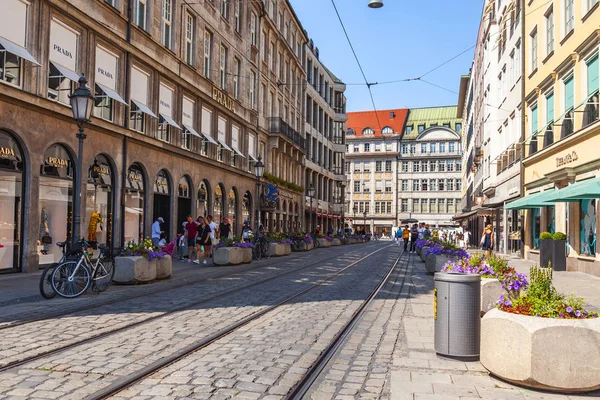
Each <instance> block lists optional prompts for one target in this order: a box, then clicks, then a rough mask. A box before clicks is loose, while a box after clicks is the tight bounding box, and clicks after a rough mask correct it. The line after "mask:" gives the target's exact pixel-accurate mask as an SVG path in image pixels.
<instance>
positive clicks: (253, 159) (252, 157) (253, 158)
mask: <svg viewBox="0 0 600 400" xmlns="http://www.w3.org/2000/svg"><path fill="white" fill-rule="evenodd" d="M248 157H250V159H251V160H252V161H254V162H258V159H257V158H256V157H254V156H252V155H249V156H248Z"/></svg>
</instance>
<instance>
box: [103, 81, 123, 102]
mask: <svg viewBox="0 0 600 400" xmlns="http://www.w3.org/2000/svg"><path fill="white" fill-rule="evenodd" d="M96 85H98V87H99V88H100V89H102V91H103V92H104V93H106V95H107V96H108V97H110V98H111V99H113V100H116V101H118V102H119V103H123V104H125V105H127V103H125V100H123V98H122V97H121V96H119V94H118V93H117V92H115V91H114V90H112V89H110V88H108V87H106V86H104V85H101V84H99V83H96Z"/></svg>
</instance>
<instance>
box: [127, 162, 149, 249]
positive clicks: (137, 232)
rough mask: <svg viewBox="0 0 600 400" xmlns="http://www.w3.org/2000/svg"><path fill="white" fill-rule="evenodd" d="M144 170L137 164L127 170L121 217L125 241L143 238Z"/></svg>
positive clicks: (141, 239) (137, 241)
mask: <svg viewBox="0 0 600 400" xmlns="http://www.w3.org/2000/svg"><path fill="white" fill-rule="evenodd" d="M145 181H146V179H145V177H144V172H143V171H142V169H141V167H140V166H139V165H135V164H134V165H132V166H130V167H129V169H128V170H127V180H126V181H125V217H124V219H123V221H124V222H123V237H124V239H125V243H127V242H130V241H133V242H136V243H140V242H141V241H143V240H144V214H145V202H144V197H145V192H146V184H145Z"/></svg>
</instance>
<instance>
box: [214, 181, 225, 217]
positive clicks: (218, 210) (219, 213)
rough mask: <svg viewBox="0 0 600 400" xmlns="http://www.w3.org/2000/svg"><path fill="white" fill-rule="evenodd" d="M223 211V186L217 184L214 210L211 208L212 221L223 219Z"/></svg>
mask: <svg viewBox="0 0 600 400" xmlns="http://www.w3.org/2000/svg"><path fill="white" fill-rule="evenodd" d="M224 210H225V198H224V197H223V185H222V184H219V185H217V187H216V188H215V198H214V208H213V221H215V223H216V222H218V221H221V218H222V217H223V211H224Z"/></svg>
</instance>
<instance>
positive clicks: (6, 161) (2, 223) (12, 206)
mask: <svg viewBox="0 0 600 400" xmlns="http://www.w3.org/2000/svg"><path fill="white" fill-rule="evenodd" d="M24 168H25V166H24V162H23V156H22V153H21V150H20V148H19V145H18V143H17V142H16V140H15V139H14V138H13V137H12V136H10V135H9V134H7V133H5V132H2V131H0V272H15V271H19V270H20V268H21V262H20V261H21V259H20V254H21V233H22V232H21V227H22V221H21V216H22V215H23V213H22V212H21V210H22V201H23V172H24Z"/></svg>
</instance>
